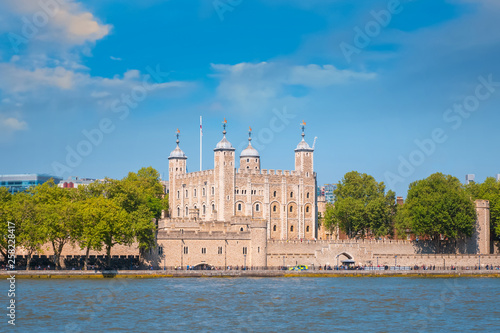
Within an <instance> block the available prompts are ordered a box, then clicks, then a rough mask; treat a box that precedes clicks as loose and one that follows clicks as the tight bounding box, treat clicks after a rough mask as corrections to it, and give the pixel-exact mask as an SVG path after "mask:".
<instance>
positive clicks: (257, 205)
mask: <svg viewBox="0 0 500 333" xmlns="http://www.w3.org/2000/svg"><path fill="white" fill-rule="evenodd" d="M259 210H260V205H259V204H256V205H255V211H256V212H258V211H259Z"/></svg>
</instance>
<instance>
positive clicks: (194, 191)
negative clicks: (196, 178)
mask: <svg viewBox="0 0 500 333" xmlns="http://www.w3.org/2000/svg"><path fill="white" fill-rule="evenodd" d="M193 197H195V198H196V189H194V190H193Z"/></svg>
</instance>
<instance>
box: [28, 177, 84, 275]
mask: <svg viewBox="0 0 500 333" xmlns="http://www.w3.org/2000/svg"><path fill="white" fill-rule="evenodd" d="M29 193H31V194H32V195H33V200H34V202H35V204H36V206H37V210H38V211H39V213H40V218H41V219H42V222H43V225H44V229H45V232H46V233H47V239H48V241H49V242H50V243H51V244H52V249H53V251H54V257H53V263H54V265H55V267H56V269H61V253H62V251H63V249H64V246H65V245H66V244H68V243H74V236H75V232H76V228H77V226H76V224H77V222H78V220H77V206H76V202H77V201H78V191H77V190H76V189H64V188H60V187H58V186H57V185H56V184H54V182H53V181H52V180H51V181H48V182H46V183H44V184H42V185H38V186H36V187H33V188H31V189H30V190H29Z"/></svg>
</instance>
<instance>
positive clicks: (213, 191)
mask: <svg viewBox="0 0 500 333" xmlns="http://www.w3.org/2000/svg"><path fill="white" fill-rule="evenodd" d="M214 194H215V187H213V186H212V195H214Z"/></svg>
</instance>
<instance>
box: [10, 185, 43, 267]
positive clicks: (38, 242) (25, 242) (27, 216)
mask: <svg viewBox="0 0 500 333" xmlns="http://www.w3.org/2000/svg"><path fill="white" fill-rule="evenodd" d="M12 219H13V220H14V223H15V224H16V233H17V239H16V245H18V246H23V247H24V248H25V249H26V251H27V252H28V255H27V256H28V259H27V265H26V269H27V270H29V269H30V263H31V257H32V255H33V253H35V252H37V251H41V250H42V245H43V244H45V243H46V242H47V241H48V236H47V230H46V226H45V224H44V222H43V219H42V214H41V213H40V210H39V209H38V207H37V205H36V204H35V200H34V198H33V196H32V195H31V194H30V193H26V192H21V193H17V194H16V195H14V196H13V198H12Z"/></svg>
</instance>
